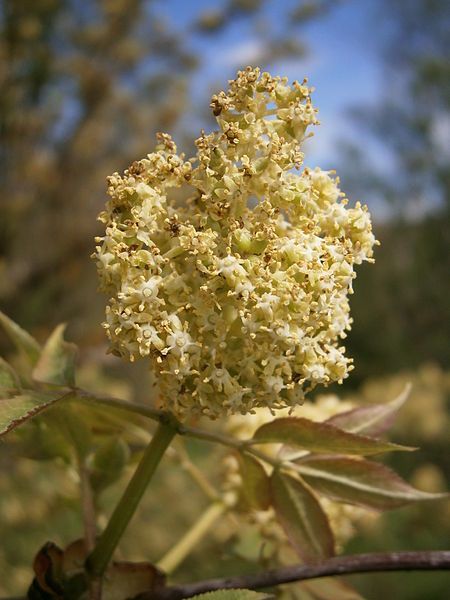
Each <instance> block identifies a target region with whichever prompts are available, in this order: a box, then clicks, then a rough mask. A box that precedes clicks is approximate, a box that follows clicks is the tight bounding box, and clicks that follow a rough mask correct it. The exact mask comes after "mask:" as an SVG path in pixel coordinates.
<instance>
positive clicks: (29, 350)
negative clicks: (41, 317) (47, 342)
mask: <svg viewBox="0 0 450 600" xmlns="http://www.w3.org/2000/svg"><path fill="white" fill-rule="evenodd" d="M0 325H1V326H2V327H3V329H4V331H5V333H6V335H7V336H8V337H9V339H10V340H11V341H12V342H13V343H14V344H15V346H16V348H17V349H18V350H19V352H21V353H22V354H23V355H25V357H26V358H27V360H28V362H29V364H30V365H31V366H33V365H35V364H36V362H37V360H38V358H39V355H40V352H41V346H40V344H39V343H38V342H37V341H36V340H35V339H34V337H32V336H31V335H30V334H29V333H28V332H27V331H25V330H24V329H22V328H21V327H20V326H19V325H17V323H14V321H12V320H11V319H10V318H9V317H7V316H6V315H5V313H3V312H2V311H0Z"/></svg>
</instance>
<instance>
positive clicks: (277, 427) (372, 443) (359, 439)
mask: <svg viewBox="0 0 450 600" xmlns="http://www.w3.org/2000/svg"><path fill="white" fill-rule="evenodd" d="M253 441H254V442H257V443H259V444H261V443H279V444H287V445H289V446H297V447H300V448H303V449H304V450H308V451H310V452H318V453H321V454H329V453H333V454H358V455H370V454H379V453H380V452H390V451H392V450H414V448H410V447H408V446H399V445H398V444H392V443H390V442H385V441H383V440H378V439H375V438H370V437H366V436H363V435H357V434H354V433H349V432H347V431H343V430H342V429H338V428H337V427H335V426H334V425H330V424H329V423H316V422H314V421H310V420H308V419H304V418H297V417H285V418H282V419H275V421H271V422H270V423H265V424H264V425H262V426H261V427H260V428H259V429H258V430H257V431H256V433H255V435H254V436H253Z"/></svg>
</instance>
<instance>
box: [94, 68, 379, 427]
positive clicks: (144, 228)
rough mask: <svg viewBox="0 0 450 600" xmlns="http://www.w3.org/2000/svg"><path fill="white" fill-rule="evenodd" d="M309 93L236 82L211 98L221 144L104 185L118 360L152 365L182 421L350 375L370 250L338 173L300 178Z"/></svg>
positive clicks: (250, 76) (281, 82)
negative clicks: (357, 299)
mask: <svg viewBox="0 0 450 600" xmlns="http://www.w3.org/2000/svg"><path fill="white" fill-rule="evenodd" d="M310 94H311V89H310V88H308V87H307V86H306V82H305V81H304V82H302V83H298V82H294V83H293V84H292V86H289V85H288V82H287V79H286V78H280V77H272V76H271V75H269V74H268V73H262V74H261V73H260V71H259V69H252V68H250V67H249V68H247V69H246V70H245V71H240V72H239V73H238V75H237V77H236V79H235V80H233V81H231V82H230V88H229V91H228V92H227V93H225V92H221V93H219V94H218V95H215V96H213V98H212V102H211V108H212V111H213V114H214V115H215V117H216V120H217V123H218V126H219V130H218V131H215V132H213V133H211V134H205V133H204V132H203V133H202V134H201V136H200V137H199V138H198V139H197V140H196V146H197V154H196V156H195V157H194V158H192V159H189V160H186V158H185V156H184V155H183V154H177V148H176V146H175V143H174V142H173V141H172V139H171V138H170V136H169V135H167V134H160V135H159V136H158V141H159V143H158V146H157V148H156V151H155V152H153V153H152V154H149V155H148V156H147V157H146V158H144V159H142V160H139V161H136V162H134V163H133V164H132V165H131V166H130V167H129V168H128V169H127V170H126V171H125V173H124V174H123V175H122V176H121V175H119V174H118V173H115V174H113V175H112V176H111V177H110V178H109V188H108V193H109V195H110V197H111V198H110V200H109V202H108V204H107V207H106V210H105V211H104V212H102V213H101V215H100V220H101V221H102V222H103V223H104V224H105V226H106V233H105V236H104V237H101V238H97V240H96V241H97V242H98V244H99V245H98V246H97V249H96V253H95V255H94V256H95V258H96V259H97V265H98V272H99V276H100V280H101V287H102V289H103V290H104V291H106V292H107V293H108V294H109V295H110V300H109V304H108V306H107V310H106V322H105V324H104V326H105V328H106V331H107V334H108V337H109V339H110V343H111V349H112V351H113V352H114V353H116V354H118V355H120V356H123V357H127V358H128V359H130V360H131V361H134V360H136V359H138V358H141V357H147V358H148V359H149V361H150V363H151V366H152V368H153V369H154V371H155V372H156V374H157V383H158V386H159V392H160V398H161V402H162V404H163V406H164V408H167V409H170V410H173V411H174V412H176V413H177V414H178V415H179V416H182V417H183V416H184V417H186V416H190V415H195V414H197V415H202V414H203V415H207V416H210V417H218V416H221V415H226V414H233V413H241V414H245V413H248V412H251V411H252V410H253V409H254V408H255V407H269V408H270V409H275V408H279V407H285V406H295V405H297V404H299V403H301V402H302V399H303V397H304V394H305V392H307V391H308V390H311V389H313V388H314V387H315V386H316V385H317V384H324V385H327V384H329V383H332V382H336V381H337V382H341V381H342V380H343V379H344V378H345V377H346V376H347V374H348V372H349V370H350V369H351V368H352V365H351V359H349V358H347V357H346V356H345V348H344V347H343V346H342V345H341V343H342V342H341V340H342V339H343V338H345V336H346V331H347V330H348V329H349V328H350V324H351V319H350V316H349V302H348V295H349V294H350V293H352V282H353V279H354V277H355V272H354V267H355V265H358V264H360V263H362V262H363V261H371V260H372V250H373V246H374V244H375V243H376V242H375V238H374V236H373V233H372V229H371V222H370V215H369V213H368V211H367V208H366V207H365V206H362V205H361V204H359V203H357V204H356V205H355V206H354V207H349V206H348V203H347V200H346V198H345V197H344V194H343V193H342V192H341V191H340V189H339V187H338V184H339V181H338V179H337V178H336V177H335V176H334V174H333V173H332V172H326V171H322V170H320V169H318V168H316V169H309V168H301V167H302V162H303V153H302V151H301V147H302V143H303V141H304V140H305V138H306V137H308V134H307V128H308V127H309V126H310V125H315V124H316V123H317V118H316V112H317V111H316V110H315V109H314V108H313V106H312V103H311V99H310Z"/></svg>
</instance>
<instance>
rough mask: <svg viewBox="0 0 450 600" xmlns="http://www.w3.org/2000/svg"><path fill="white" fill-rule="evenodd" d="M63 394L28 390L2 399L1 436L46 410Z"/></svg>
mask: <svg viewBox="0 0 450 600" xmlns="http://www.w3.org/2000/svg"><path fill="white" fill-rule="evenodd" d="M62 398H63V396H61V397H59V398H58V397H56V398H55V396H51V395H49V394H45V393H40V392H35V391H32V390H27V391H26V392H24V393H23V394H20V395H18V396H13V397H12V398H4V399H2V400H0V436H1V435H4V434H5V433H7V432H8V431H11V430H12V429H15V428H16V427H19V425H21V424H22V423H25V422H26V421H28V420H29V419H31V418H32V417H34V416H35V415H37V414H39V413H40V412H42V411H44V410H46V409H47V408H49V407H50V406H52V405H53V404H54V403H55V402H58V401H59V400H61V399H62Z"/></svg>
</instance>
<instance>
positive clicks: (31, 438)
mask: <svg viewBox="0 0 450 600" xmlns="http://www.w3.org/2000/svg"><path fill="white" fill-rule="evenodd" d="M45 417H46V415H42V416H41V417H40V418H39V419H36V420H34V421H32V422H31V423H30V427H23V428H22V429H20V430H19V435H18V439H17V448H18V452H20V455H21V456H26V457H27V458H31V459H33V460H52V459H54V458H57V457H58V458H62V459H63V460H64V461H65V462H66V463H70V462H71V460H72V454H73V453H72V447H71V446H70V444H69V443H68V442H67V439H66V438H65V436H64V435H63V434H62V433H61V430H60V429H59V428H55V427H54V426H53V424H52V423H50V424H49V422H48V421H47V419H46V418H45Z"/></svg>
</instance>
